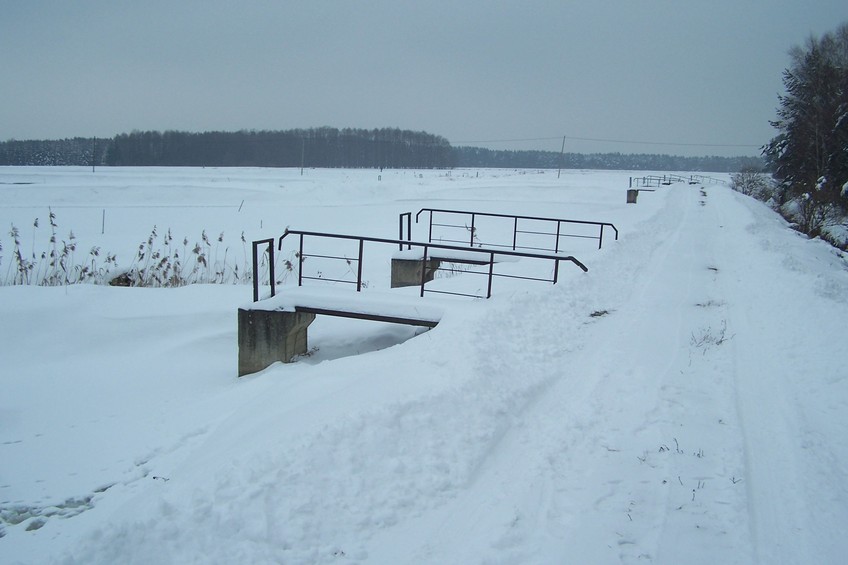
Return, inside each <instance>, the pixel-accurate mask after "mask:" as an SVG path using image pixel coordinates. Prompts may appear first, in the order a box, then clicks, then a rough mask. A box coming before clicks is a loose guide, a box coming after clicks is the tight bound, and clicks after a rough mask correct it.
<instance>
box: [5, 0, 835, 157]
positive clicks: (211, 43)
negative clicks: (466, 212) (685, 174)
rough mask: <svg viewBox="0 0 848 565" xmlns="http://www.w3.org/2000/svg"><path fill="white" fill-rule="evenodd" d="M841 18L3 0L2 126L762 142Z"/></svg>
mask: <svg viewBox="0 0 848 565" xmlns="http://www.w3.org/2000/svg"><path fill="white" fill-rule="evenodd" d="M844 22H848V3H846V1H845V0H838V1H837V0H833V1H832V0H812V1H790V0H768V1H766V0H709V1H705V0H699V1H689V0H674V1H671V0H664V1H661V0H609V1H604V0H575V1H572V0H547V1H541V0H540V1H533V0H524V1H517V0H516V1H513V2H494V1H485V0H450V1H441V0H419V1H404V0H368V1H361V2H360V1H352V0H348V1H343V0H338V1H327V0H300V1H282V0H277V1H272V0H267V1H253V0H240V1H235V0H234V1H223V0H164V1H160V0H144V1H133V0H102V1H97V0H76V1H65V0H55V1H46V0H0V140H8V139H45V138H47V139H55V138H63V137H75V136H82V137H91V136H98V137H112V136H114V135H115V134H118V133H124V132H130V131H132V130H160V131H161V130H169V129H170V130H188V131H208V130H239V129H256V130H260V129H289V128H308V127H320V126H331V127H338V128H344V127H355V128H369V129H370V128H379V127H398V128H402V129H412V130H417V131H420V130H423V131H427V132H430V133H434V134H437V135H441V136H444V137H445V138H447V139H448V140H449V141H450V142H451V143H452V144H454V145H480V146H486V147H492V148H503V149H525V148H538V149H549V150H554V151H559V150H560V147H561V145H562V137H563V136H566V138H567V139H566V146H565V147H566V151H575V152H584V153H593V152H606V151H621V152H626V153H631V152H637V153H670V154H677V155H756V154H758V153H759V150H758V147H759V146H761V145H762V144H764V143H765V142H766V141H768V140H769V139H770V138H771V137H772V136H773V135H774V133H775V132H774V130H773V129H772V128H771V126H770V125H769V120H770V119H773V118H774V114H775V108H776V106H777V103H778V100H777V96H778V94H779V93H781V92H782V91H783V86H782V82H781V72H782V71H783V69H785V68H786V66H787V65H788V62H789V59H788V56H787V51H788V50H789V48H790V47H792V46H793V45H798V44H802V43H803V42H804V41H805V40H806V39H807V38H808V37H810V35H811V34H812V35H815V36H817V37H818V36H821V35H822V34H824V33H826V32H829V31H833V30H834V29H836V27H837V26H838V25H839V24H841V23H844ZM516 140H533V141H516ZM594 140H606V141H594ZM622 141H639V142H650V143H638V144H634V143H621V142H622Z"/></svg>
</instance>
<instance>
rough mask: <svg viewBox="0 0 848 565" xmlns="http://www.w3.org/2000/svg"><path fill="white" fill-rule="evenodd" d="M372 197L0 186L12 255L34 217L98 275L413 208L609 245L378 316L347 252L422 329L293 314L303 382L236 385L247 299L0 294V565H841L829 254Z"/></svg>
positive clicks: (503, 180)
mask: <svg viewBox="0 0 848 565" xmlns="http://www.w3.org/2000/svg"><path fill="white" fill-rule="evenodd" d="M378 174H379V173H378V172H377V171H367V170H358V171H347V170H330V171H324V170H306V171H304V174H303V175H302V176H301V174H300V171H299V170H298V169H188V168H180V169H168V168H161V169H160V168H154V169H144V168H137V169H135V168H127V169H120V168H119V169H98V170H97V171H96V172H94V173H92V172H91V171H90V170H86V169H83V168H58V167H57V168H3V169H0V204H2V206H0V223H2V224H3V225H4V226H7V227H9V226H10V225H12V224H14V225H15V226H17V227H18V228H20V231H21V235H20V236H21V247H22V249H24V250H25V251H26V250H30V249H32V248H35V249H43V248H45V247H46V245H47V243H46V241H47V236H46V235H45V230H44V228H43V224H44V223H45V222H44V219H45V218H46V214H47V210H46V209H47V207H48V206H50V207H51V209H52V210H53V211H54V212H55V213H56V215H57V222H58V223H59V225H60V228H59V230H58V231H59V233H60V234H63V235H64V234H66V233H67V231H68V230H69V229H72V230H73V231H74V234H75V236H76V237H77V239H78V241H79V242H80V248H81V249H86V248H88V247H90V246H93V245H98V246H102V248H103V249H104V251H109V252H114V253H116V254H117V256H118V262H119V264H121V265H122V266H128V263H129V262H130V260H131V257H132V256H133V254H134V253H135V250H136V248H137V246H138V244H139V242H141V241H145V240H146V239H147V236H148V234H149V233H150V230H151V228H152V227H153V225H156V226H157V227H158V229H159V230H160V231H163V230H166V229H168V228H170V229H171V230H172V231H173V233H174V237H175V238H177V239H182V237H183V236H186V237H188V238H189V240H193V239H194V238H197V237H199V235H200V233H201V231H202V230H206V231H207V232H208V233H209V234H210V235H213V237H214V235H217V234H218V233H220V232H224V233H225V238H224V243H222V246H225V247H226V248H227V249H226V251H227V253H228V254H227V257H228V260H229V261H233V262H236V263H238V264H243V263H244V261H245V257H247V256H249V251H250V250H249V247H248V248H247V249H246V250H245V249H244V248H243V246H242V245H241V242H240V241H238V242H236V241H237V240H238V236H239V234H240V233H241V232H242V231H244V233H245V237H246V239H247V241H248V242H249V241H251V240H255V239H261V238H267V237H274V238H276V237H278V236H279V235H281V234H282V232H283V231H284V229H285V228H286V227H287V226H288V227H290V228H291V229H297V230H315V231H329V232H335V233H352V234H362V235H368V236H373V237H383V238H394V237H396V234H397V216H398V214H399V213H402V212H409V211H412V212H414V211H416V210H417V209H419V208H421V207H425V206H432V207H436V206H437V207H439V208H455V209H461V210H468V209H471V210H475V209H478V210H480V211H486V212H492V213H513V214H522V215H534V216H540V215H543V216H546V217H563V218H573V219H583V220H594V221H604V222H611V223H613V224H615V225H616V227H617V228H618V230H619V232H620V235H619V240H618V241H614V240H612V239H609V240H608V241H605V243H604V247H603V249H600V250H598V249H597V242H596V241H594V240H585V241H584V240H580V239H575V240H573V241H572V240H569V241H568V244H567V246H566V247H567V249H564V250H563V251H564V252H567V253H570V254H573V255H574V256H575V257H576V258H577V259H579V260H580V261H582V262H583V263H584V264H585V265H586V266H587V267H588V268H589V271H588V272H587V273H584V272H582V271H581V270H580V269H576V268H563V269H561V270H560V279H559V282H558V283H557V284H556V285H551V284H549V283H543V282H537V281H525V280H514V279H502V280H498V281H496V283H495V285H494V289H493V296H492V298H490V299H489V300H475V299H470V298H464V297H450V298H443V297H441V298H439V299H438V300H434V299H433V298H431V297H429V296H425V297H424V298H418V297H417V293H418V289H417V288H409V289H395V290H391V291H389V290H388V286H389V278H388V273H389V268H388V262H389V260H390V257H391V255H392V253H393V252H394V251H396V250H394V249H390V248H386V250H385V251H384V252H382V251H374V252H373V253H376V254H377V259H369V261H368V262H367V263H366V264H365V265H364V267H365V271H364V278H365V279H367V280H368V283H369V284H368V288H367V290H368V292H369V293H370V292H374V293H378V294H382V293H386V294H389V293H392V294H397V295H400V297H401V298H398V300H399V301H401V302H405V303H412V304H414V302H413V301H414V300H419V301H421V304H422V308H423V307H426V308H430V307H436V306H432V305H434V304H438V307H440V308H441V309H442V312H441V321H440V322H439V324H438V325H437V326H436V327H435V328H433V329H431V330H429V331H424V330H423V329H422V328H415V327H410V326H404V325H393V324H385V323H378V322H367V321H361V320H349V319H343V318H334V317H327V316H319V317H318V319H317V320H316V321H315V322H314V323H313V324H312V326H310V329H309V332H310V333H309V342H310V343H309V345H310V347H312V348H313V351H312V353H311V355H309V356H306V357H303V358H301V359H299V360H298V361H297V362H295V363H291V364H275V365H272V366H271V367H269V368H268V369H266V370H264V371H262V372H260V373H257V374H254V375H250V376H246V377H243V378H241V379H239V378H237V377H236V373H237V340H236V333H237V328H236V313H237V309H238V308H239V307H240V306H243V305H245V304H246V303H249V302H250V299H251V294H252V291H251V288H250V286H249V285H193V286H190V287H183V288H176V289H138V288H118V287H108V286H94V285H76V286H68V287H59V288H40V287H20V286H18V287H0V316H2V320H3V324H2V325H0V359H2V371H0V390H2V394H0V535H2V537H0V562H2V563H51V562H54V563H63V564H68V565H70V564H78V563H86V564H89V563H104V564H105V563H117V562H120V563H235V562H244V563H248V562H250V563H295V564H297V563H334V564H335V563H363V564H388V563H392V564H393V563H433V564H442V563H481V564H482V563H503V564H519V563H520V564H525V563H540V564H542V563H621V562H624V563H635V562H653V563H670V564H671V563H769V564H771V563H838V562H842V560H843V559H844V555H845V554H846V552H848V539H846V538H845V536H844V535H843V531H844V530H845V528H846V526H848V480H846V479H848V476H846V469H848V436H846V434H845V433H844V432H845V430H846V429H848V411H846V410H845V406H846V402H848V378H846V377H848V371H846V369H845V361H844V360H845V358H846V353H848V351H846V349H848V348H847V347H846V343H845V340H844V339H843V338H842V335H841V333H842V331H844V320H845V319H846V314H848V293H846V289H848V270H846V261H845V258H844V256H843V255H842V253H841V252H839V251H838V250H834V249H833V248H831V247H830V246H828V245H827V244H826V243H824V242H822V241H820V240H809V239H806V238H804V237H802V236H800V235H799V234H797V233H796V232H793V231H792V230H790V229H789V228H788V226H787V224H786V223H785V222H784V221H783V220H781V219H780V218H779V216H777V215H776V214H775V213H774V212H773V211H771V210H769V209H768V208H767V207H766V206H765V205H763V204H761V203H759V202H756V201H754V200H752V199H750V198H748V197H745V196H743V195H740V194H738V193H734V192H732V191H730V189H728V188H726V187H724V186H721V185H708V186H702V185H692V186H690V185H687V184H684V183H677V184H673V185H671V186H664V187H662V188H661V189H659V190H657V191H656V192H653V193H646V194H643V195H641V197H640V199H639V202H638V204H635V205H634V204H630V205H628V204H626V203H625V192H626V189H627V186H628V177H629V176H632V175H634V173H628V172H626V171H621V172H587V171H564V172H563V174H562V175H561V178H557V176H558V175H557V174H556V173H555V172H551V171H547V172H541V171H512V170H481V171H479V172H478V171H476V170H475V171H461V170H458V171H414V172H413V171H383V172H382V173H381V176H380V177H379V179H380V180H378ZM643 174H644V173H642V172H640V173H638V175H643ZM661 174H662V173H661ZM21 182H27V183H32V184H16V183H21ZM35 217H41V218H42V227H41V228H39V229H38V230H33V229H31V228H30V227H29V226H32V223H33V219H34V218H35ZM104 218H105V222H104V221H103V219H104ZM5 229H6V228H4V230H5ZM422 229H424V228H422V227H421V226H420V225H416V226H414V228H413V239H416V240H420V239H422V238H423V236H421V235H419V234H420V233H423V232H419V230H422ZM483 235H485V234H483ZM33 238H35V239H36V240H37V241H33ZM0 241H2V244H3V251H2V262H0V275H5V274H6V272H7V269H8V268H9V267H10V263H9V262H10V261H11V249H12V244H11V242H10V240H9V239H7V238H6V237H5V235H4V236H3V238H2V239H0ZM233 242H236V243H233ZM224 251H225V249H223V248H222V249H221V250H220V253H219V255H218V258H219V259H220V258H221V257H223V256H224ZM282 253H283V256H288V255H287V254H290V253H291V250H287V249H284V250H283V251H282ZM380 253H384V255H382V256H381V255H380ZM380 257H382V259H380ZM383 259H384V260H383ZM308 262H309V261H307V263H308ZM523 265H524V263H523V261H519V262H517V263H512V264H510V268H513V269H519V270H520V269H522V268H524V267H523ZM295 281H296V277H294V276H288V277H287V279H286V283H285V284H284V285H283V288H282V290H281V294H284V293H285V292H286V291H287V290H292V288H291V287H292V285H293V284H296V282H295ZM312 282H315V281H308V283H312ZM316 284H320V281H318V282H316ZM480 284H481V282H480V281H479V279H478V278H477V277H475V276H473V273H463V274H456V275H454V276H451V277H445V278H439V279H436V280H435V281H433V282H432V283H428V286H431V285H432V288H442V289H448V290H455V289H463V290H470V291H474V290H476V289H477V287H478V286H479V285H480ZM301 292H307V293H310V292H313V293H318V292H320V291H317V290H312V291H310V290H304V291H301ZM334 292H335V291H334ZM351 292H352V294H351V300H356V299H357V298H361V297H357V296H355V292H353V291H351ZM363 295H364V294H363ZM425 304H426V305H427V306H423V305H425Z"/></svg>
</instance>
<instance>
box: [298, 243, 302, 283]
mask: <svg viewBox="0 0 848 565" xmlns="http://www.w3.org/2000/svg"><path fill="white" fill-rule="evenodd" d="M297 286H303V234H300V250H299V251H298V252H297Z"/></svg>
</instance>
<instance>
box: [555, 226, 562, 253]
mask: <svg viewBox="0 0 848 565" xmlns="http://www.w3.org/2000/svg"><path fill="white" fill-rule="evenodd" d="M561 225H562V222H560V221H559V220H557V234H556V242H555V243H554V253H559V230H560V226H561Z"/></svg>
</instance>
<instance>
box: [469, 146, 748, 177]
mask: <svg viewBox="0 0 848 565" xmlns="http://www.w3.org/2000/svg"><path fill="white" fill-rule="evenodd" d="M454 153H455V155H456V162H457V163H458V165H457V166H459V167H468V168H489V167H491V168H515V169H558V168H563V169H602V170H618V171H700V172H713V173H723V172H736V171H740V170H742V169H745V168H749V167H759V168H762V167H763V161H762V159H760V158H759V157H716V156H707V157H681V156H678V155H663V154H643V153H637V154H627V153H588V154H587V153H562V154H561V153H559V152H555V151H533V150H525V151H510V150H493V149H484V148H481V147H456V148H454Z"/></svg>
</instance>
